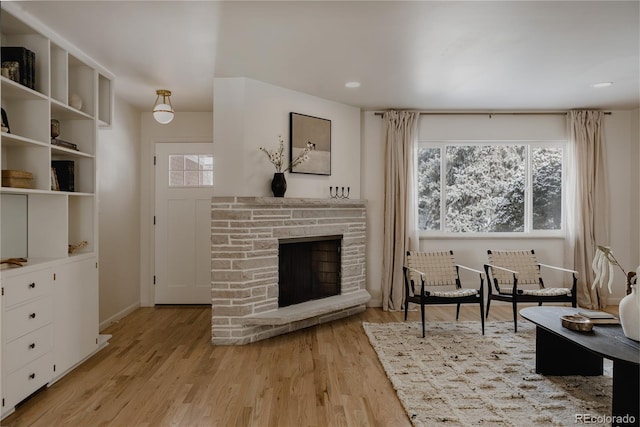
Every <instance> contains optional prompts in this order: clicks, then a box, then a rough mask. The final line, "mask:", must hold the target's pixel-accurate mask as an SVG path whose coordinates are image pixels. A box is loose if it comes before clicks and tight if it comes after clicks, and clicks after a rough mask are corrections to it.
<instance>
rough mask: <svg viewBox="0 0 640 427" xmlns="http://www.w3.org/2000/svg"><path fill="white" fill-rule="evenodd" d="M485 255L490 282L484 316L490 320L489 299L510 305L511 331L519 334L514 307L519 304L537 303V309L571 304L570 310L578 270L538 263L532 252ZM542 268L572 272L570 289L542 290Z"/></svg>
mask: <svg viewBox="0 0 640 427" xmlns="http://www.w3.org/2000/svg"><path fill="white" fill-rule="evenodd" d="M487 254H488V255H489V264H485V265H484V269H485V272H486V273H487V280H488V281H489V284H488V285H487V288H488V297H487V317H489V309H490V307H491V300H498V301H510V302H511V304H512V306H513V325H514V329H515V332H518V311H517V305H518V303H520V302H537V303H538V305H539V306H540V305H542V303H547V302H565V303H566V302H570V303H571V306H572V307H575V306H576V284H577V282H578V276H577V275H578V272H577V271H574V270H568V269H566V268H561V267H555V266H552V265H547V264H540V263H539V262H538V260H537V259H536V255H535V252H534V251H533V250H530V251H491V250H488V251H487ZM541 267H545V268H549V269H554V270H559V271H563V272H565V273H572V274H573V286H572V287H571V288H565V287H545V284H544V281H543V280H542V276H541V274H540V268H541ZM492 284H493V286H492ZM494 288H495V291H494Z"/></svg>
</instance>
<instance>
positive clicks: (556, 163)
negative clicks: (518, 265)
mask: <svg viewBox="0 0 640 427" xmlns="http://www.w3.org/2000/svg"><path fill="white" fill-rule="evenodd" d="M417 171H418V172H417V184H418V221H419V223H418V226H419V229H420V230H421V231H423V232H444V233H531V232H534V233H535V232H541V231H553V230H555V231H561V230H562V173H563V144H562V143H535V142H534V143H503V142H500V143H473V144H470V143H466V144H465V143H456V144H446V143H421V144H420V147H419V149H418V155H417Z"/></svg>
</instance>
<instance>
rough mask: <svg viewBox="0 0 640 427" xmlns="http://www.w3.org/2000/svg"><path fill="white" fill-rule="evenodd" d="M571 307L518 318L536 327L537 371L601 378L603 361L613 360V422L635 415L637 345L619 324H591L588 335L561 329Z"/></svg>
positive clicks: (532, 312)
mask: <svg viewBox="0 0 640 427" xmlns="http://www.w3.org/2000/svg"><path fill="white" fill-rule="evenodd" d="M578 311H580V310H579V309H577V308H570V307H557V306H556V307H527V308H523V309H522V310H520V315H521V316H522V317H524V318H525V319H527V320H529V321H531V322H533V323H534V324H535V325H536V372H537V373H539V374H542V375H602V360H603V358H607V359H610V360H612V361H613V396H612V397H613V399H612V402H611V403H612V404H611V412H612V416H613V419H614V420H615V419H619V418H617V417H624V416H625V415H627V419H630V418H631V416H633V417H634V418H633V420H634V421H633V422H634V423H635V425H638V424H637V423H638V422H639V421H640V418H639V414H638V405H639V391H638V381H639V378H640V374H639V371H638V363H639V362H640V343H638V342H637V341H633V340H632V339H629V338H627V337H625V336H624V333H623V332H622V327H621V326H620V325H594V327H593V330H592V331H590V332H577V331H572V330H570V329H567V328H565V327H563V326H562V321H561V320H560V316H564V315H570V314H576V313H577V312H578Z"/></svg>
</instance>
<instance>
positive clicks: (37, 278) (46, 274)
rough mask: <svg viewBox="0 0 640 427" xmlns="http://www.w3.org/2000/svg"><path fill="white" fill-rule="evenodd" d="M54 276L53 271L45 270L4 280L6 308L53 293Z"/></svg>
mask: <svg viewBox="0 0 640 427" xmlns="http://www.w3.org/2000/svg"><path fill="white" fill-rule="evenodd" d="M52 275H53V273H52V271H51V270H49V269H44V270H39V271H34V272H31V273H27V274H21V275H18V276H15V277H7V278H5V279H4V280H3V282H4V283H3V286H4V305H5V307H10V306H12V305H15V304H19V303H21V302H24V301H27V300H28V299H31V298H37V297H41V296H44V295H47V294H48V293H49V292H51V288H52V285H51V283H52V282H53V276H52Z"/></svg>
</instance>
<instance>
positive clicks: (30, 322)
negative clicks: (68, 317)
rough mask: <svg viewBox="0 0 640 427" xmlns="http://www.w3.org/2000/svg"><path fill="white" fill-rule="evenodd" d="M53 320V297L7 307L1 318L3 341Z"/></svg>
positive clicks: (10, 339) (12, 338) (19, 335)
mask: <svg viewBox="0 0 640 427" xmlns="http://www.w3.org/2000/svg"><path fill="white" fill-rule="evenodd" d="M52 320H53V299H52V298H51V297H44V298H40V299H37V300H35V301H31V302H29V303H27V304H23V305H19V306H16V307H12V308H11V309H8V310H7V311H6V312H5V314H4V318H3V322H4V333H5V342H9V341H12V340H14V339H16V338H18V337H21V336H22V335H25V334H27V333H29V332H31V331H35V330H36V329H38V328H41V327H43V326H44V325H47V324H49V323H51V321H52Z"/></svg>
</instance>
